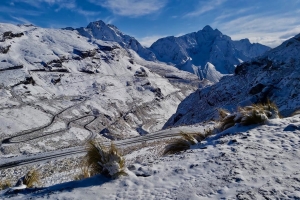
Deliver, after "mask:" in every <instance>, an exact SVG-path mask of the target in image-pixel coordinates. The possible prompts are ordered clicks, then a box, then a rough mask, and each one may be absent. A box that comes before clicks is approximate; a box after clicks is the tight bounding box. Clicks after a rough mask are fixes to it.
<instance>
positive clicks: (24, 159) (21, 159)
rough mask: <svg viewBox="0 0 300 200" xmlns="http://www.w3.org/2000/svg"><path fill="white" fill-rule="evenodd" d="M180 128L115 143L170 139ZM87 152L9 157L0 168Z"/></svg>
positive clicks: (126, 144)
mask: <svg viewBox="0 0 300 200" xmlns="http://www.w3.org/2000/svg"><path fill="white" fill-rule="evenodd" d="M179 132H180V131H179V130H176V129H174V130H163V131H158V132H155V133H152V134H147V135H145V136H138V137H134V138H130V139H126V140H118V141H114V144H115V145H116V146H118V147H119V148H123V147H126V146H129V145H136V144H139V143H143V142H151V141H155V140H162V139H168V138H172V137H177V136H179ZM104 144H105V145H109V144H110V143H109V142H106V143H104ZM85 152H86V150H85V147H74V148H68V149H64V150H57V151H52V152H46V153H39V154H35V155H30V156H18V157H16V158H8V159H5V160H1V161H0V170H1V169H8V168H13V167H17V166H23V165H29V164H35V163H38V162H46V161H50V160H53V159H59V158H64V157H67V156H74V155H77V156H78V155H81V154H84V153H85Z"/></svg>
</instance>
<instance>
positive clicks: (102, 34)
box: [76, 20, 155, 60]
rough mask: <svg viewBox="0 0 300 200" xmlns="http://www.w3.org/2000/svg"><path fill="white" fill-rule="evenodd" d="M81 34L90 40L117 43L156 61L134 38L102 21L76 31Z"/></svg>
mask: <svg viewBox="0 0 300 200" xmlns="http://www.w3.org/2000/svg"><path fill="white" fill-rule="evenodd" d="M76 30H77V31H78V32H79V34H81V35H83V36H85V37H88V38H90V39H98V40H104V41H111V42H117V43H118V44H119V45H121V46H122V47H124V48H127V49H132V50H134V51H135V52H137V53H138V54H139V55H140V56H141V57H142V58H144V59H146V60H155V55H154V54H153V53H152V52H151V51H149V50H148V49H147V48H145V47H143V46H142V45H141V44H140V43H139V42H138V41H137V40H136V39H135V38H134V37H132V36H129V35H126V34H124V33H123V32H121V31H120V30H119V29H118V28H117V27H116V26H114V25H111V24H106V23H105V22H103V21H102V20H99V21H95V22H91V23H89V25H88V26H87V27H86V28H78V29H76Z"/></svg>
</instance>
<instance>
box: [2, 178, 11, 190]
mask: <svg viewBox="0 0 300 200" xmlns="http://www.w3.org/2000/svg"><path fill="white" fill-rule="evenodd" d="M11 186H12V185H11V182H10V181H9V180H3V181H1V180H0V190H5V189H7V188H10V187H11Z"/></svg>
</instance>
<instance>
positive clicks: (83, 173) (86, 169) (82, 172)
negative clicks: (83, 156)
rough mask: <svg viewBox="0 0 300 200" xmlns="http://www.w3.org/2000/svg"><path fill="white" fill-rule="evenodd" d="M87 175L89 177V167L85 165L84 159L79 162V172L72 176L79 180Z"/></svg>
mask: <svg viewBox="0 0 300 200" xmlns="http://www.w3.org/2000/svg"><path fill="white" fill-rule="evenodd" d="M89 177H91V174H90V169H89V166H88V165H87V163H86V161H85V160H84V161H83V162H81V166H80V173H79V174H77V175H76V176H75V177H74V180H75V181H79V180H82V179H85V178H89Z"/></svg>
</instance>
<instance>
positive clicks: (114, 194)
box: [3, 115, 300, 199]
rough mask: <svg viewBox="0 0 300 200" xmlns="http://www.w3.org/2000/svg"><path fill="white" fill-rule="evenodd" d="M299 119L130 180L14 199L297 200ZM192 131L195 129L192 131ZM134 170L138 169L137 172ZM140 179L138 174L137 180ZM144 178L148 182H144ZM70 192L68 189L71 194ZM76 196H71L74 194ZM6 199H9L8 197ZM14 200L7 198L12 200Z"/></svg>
mask: <svg viewBox="0 0 300 200" xmlns="http://www.w3.org/2000/svg"><path fill="white" fill-rule="evenodd" d="M291 124H294V125H295V126H297V125H298V126H299V125H300V116H299V115H296V116H294V117H290V118H285V119H272V120H269V122H268V123H267V124H266V125H261V126H249V127H243V126H235V127H233V128H231V129H230V130H229V129H228V130H227V131H225V132H222V133H219V134H217V135H215V136H211V137H210V138H208V139H207V140H206V141H203V142H202V143H200V144H198V145H195V146H193V148H192V149H191V150H188V151H186V152H183V153H180V154H177V155H171V156H165V157H159V156H158V157H157V156H156V157H155V155H153V154H152V156H154V159H151V158H150V159H149V157H148V159H147V155H148V156H151V154H147V153H146V152H149V148H148V147H146V148H144V149H143V148H142V149H140V150H137V151H135V152H133V153H131V154H130V155H128V156H129V157H131V158H134V157H135V156H136V157H138V156H141V155H142V156H146V157H144V159H143V161H142V163H140V161H138V162H136V163H134V164H132V166H131V167H130V169H131V171H129V170H128V174H129V175H128V176H125V177H121V178H119V179H116V180H108V179H106V178H104V177H102V176H95V177H92V178H89V179H85V180H82V181H77V182H69V183H63V184H59V185H54V186H50V187H47V188H45V189H42V190H39V191H35V192H33V193H31V192H29V193H23V194H22V193H20V194H18V195H12V196H11V197H13V199H24V198H25V199H27V198H34V199H65V198H68V199H83V198H84V199H93V198H94V197H95V196H97V198H101V199H223V198H226V199H236V198H238V199H242V198H246V199H263V198H269V199H295V198H299V197H300V193H299V190H298V188H299V184H300V183H299V178H300V172H299V169H298V165H299V164H300V163H299V160H300V159H299V158H300V151H299V149H300V137H299V134H300V132H299V130H296V131H284V129H285V128H286V127H287V126H289V125H291ZM190 127H191V128H192V129H195V128H193V126H190ZM133 166H134V167H133ZM136 174H139V176H137V175H136ZM142 174H144V175H145V176H146V177H143V176H142ZM66 188H68V189H66ZM70 191H71V192H70ZM3 197H4V196H3ZM7 197H9V196H5V198H7Z"/></svg>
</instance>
